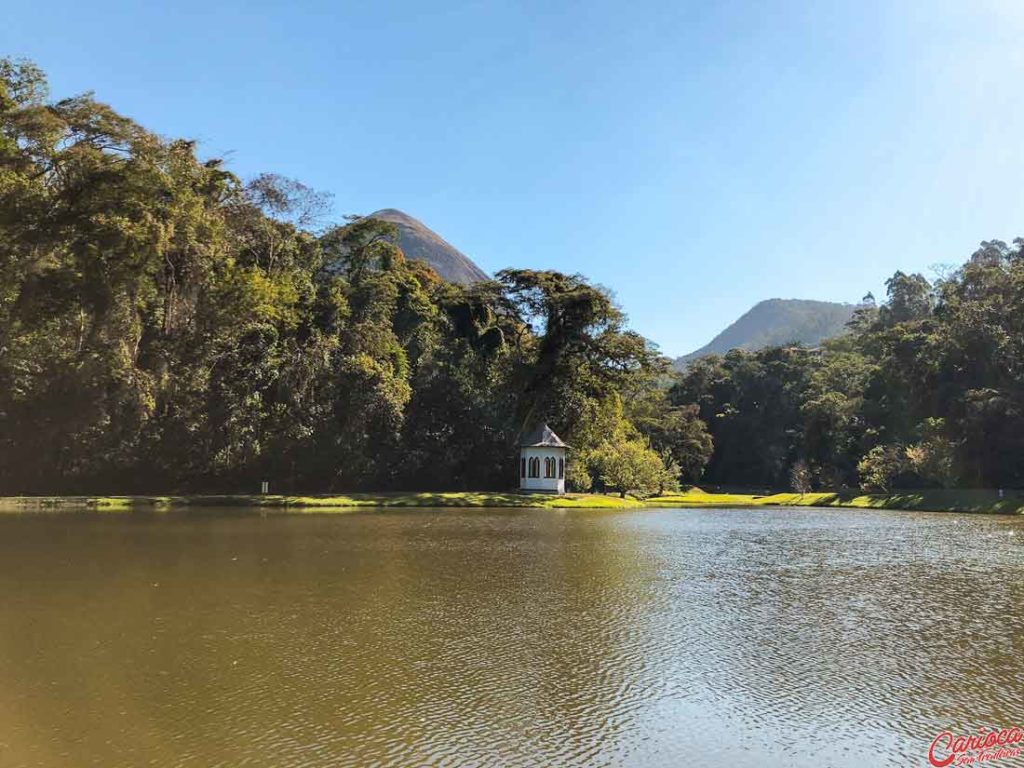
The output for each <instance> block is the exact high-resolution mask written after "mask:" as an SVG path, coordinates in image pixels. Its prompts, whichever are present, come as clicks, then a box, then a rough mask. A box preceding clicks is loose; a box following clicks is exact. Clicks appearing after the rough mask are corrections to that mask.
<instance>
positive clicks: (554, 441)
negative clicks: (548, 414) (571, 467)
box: [519, 424, 570, 448]
mask: <svg viewBox="0 0 1024 768" xmlns="http://www.w3.org/2000/svg"><path fill="white" fill-rule="evenodd" d="M519 447H520V448H569V447H570V446H568V445H566V444H565V443H563V442H562V438H560V437H559V436H558V435H556V434H555V432H554V430H553V429H551V427H549V426H548V425H547V424H538V425H537V426H536V427H534V428H533V429H532V430H530V431H529V432H527V433H526V434H524V435H523V438H522V440H521V441H520V443H519Z"/></svg>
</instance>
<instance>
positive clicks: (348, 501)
mask: <svg viewBox="0 0 1024 768" xmlns="http://www.w3.org/2000/svg"><path fill="white" fill-rule="evenodd" d="M190 507H195V508H200V507H234V508H240V509H241V508H258V509H264V510H279V511H284V512H352V511H356V510H360V509H372V508H401V507H456V508H480V509H485V508H489V507H514V508H524V509H526V508H530V509H638V508H643V507H851V508H861V509H898V510H920V511H935V512H947V511H948V512H977V513H988V514H1024V493H1021V492H1018V491H1007V492H1006V493H1005V494H1004V496H1003V498H1000V497H999V493H998V492H997V491H991V490H923V491H912V492H900V493H888V494H864V493H859V492H857V491H842V492H837V493H821V492H818V493H804V494H800V493H774V494H768V495H757V494H743V493H706V492H705V491H702V490H700V489H699V488H694V489H692V490H690V491H686V492H682V493H673V494H666V495H664V496H657V497H653V498H649V499H645V500H640V499H636V498H633V497H627V498H625V499H622V498H619V496H618V495H617V494H616V495H611V494H607V495H606V494H596V493H570V494H566V495H564V496H553V495H552V496H549V495H544V494H532V493H514V492H508V493H499V492H472V491H464V492H448V493H353V494H343V495H339V494H327V495H316V496H288V495H270V494H268V495H256V494H253V495H247V494H235V495H218V496H212V495H202V496H25V497H6V498H3V497H0V512H26V511H40V510H43V511H45V510H56V511H75V510H94V511H99V512H131V511H146V510H152V511H159V510H166V509H187V508H190Z"/></svg>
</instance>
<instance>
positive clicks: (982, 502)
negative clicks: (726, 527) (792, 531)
mask: <svg viewBox="0 0 1024 768" xmlns="http://www.w3.org/2000/svg"><path fill="white" fill-rule="evenodd" d="M647 503H648V504H649V505H654V506H672V507H853V508H859V509H897V510H913V511H919V512H974V513H979V514H999V515H1019V514H1024V493H1021V492H1020V491H1006V492H1004V495H1003V498H1000V497H999V492H998V491H989V490H980V491H979V490H939V489H936V490H924V491H905V492H901V493H884V494H883V493H878V494H874V493H871V494H868V493H860V492H858V491H841V492H838V493H804V494H800V493H774V494H770V495H765V496H759V495H753V494H734V493H705V492H703V491H700V490H693V491H688V492H686V493H680V494H673V495H670V496H659V497H657V498H654V499H648V501H647Z"/></svg>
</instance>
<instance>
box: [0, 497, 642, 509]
mask: <svg viewBox="0 0 1024 768" xmlns="http://www.w3.org/2000/svg"><path fill="white" fill-rule="evenodd" d="M642 506H644V505H643V503H642V502H640V501H638V500H637V499H634V498H626V499H620V498H619V497H618V496H617V495H616V496H611V495H604V494H592V493H569V494H566V495H564V496H547V495H543V494H530V493H488V492H451V493H352V494H346V495H319V496H280V495H270V494H268V495H256V494H254V495H244V494H239V495H224V496H9V497H0V512H4V511H6V512H17V511H29V510H39V509H52V510H60V509H68V510H71V509H82V508H88V509H95V510H98V511H105V512H121V511H125V512H127V511H131V510H135V509H138V510H145V509H177V508H186V507H260V508H267V509H287V510H289V511H295V512H302V511H315V512H327V511H338V512H345V511H352V510H356V509H360V508H363V509H365V508H369V507H531V508H538V509H572V508H580V509H629V508H639V507H642Z"/></svg>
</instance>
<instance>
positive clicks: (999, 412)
mask: <svg viewBox="0 0 1024 768" xmlns="http://www.w3.org/2000/svg"><path fill="white" fill-rule="evenodd" d="M329 210H330V201H329V199H328V198H327V196H325V195H323V194H321V193H318V192H316V191H314V190H311V189H309V188H308V187H306V186H305V185H303V184H302V183H301V182H298V181H294V180H290V179H286V178H282V177H280V176H276V175H273V174H263V175H259V176H257V177H255V178H251V179H240V178H238V177H237V176H236V175H235V174H233V173H231V172H230V171H229V170H227V169H226V168H225V166H224V163H223V161H222V160H221V159H218V158H204V157H202V156H200V154H199V152H198V149H197V145H196V143H195V142H193V141H190V140H184V139H166V138H163V137H161V136H158V135H156V134H154V133H153V132H151V131H148V130H146V129H145V128H143V127H142V126H140V125H138V124H137V123H135V122H134V121H132V120H130V119H128V118H127V117H125V116H123V115H121V114H119V113H118V112H116V111H115V110H114V109H112V108H111V107H109V106H107V105H105V104H103V103H100V102H98V101H96V100H95V99H94V98H93V97H92V96H91V95H90V94H85V95H80V96H74V97H70V98H64V99H60V100H52V99H51V98H50V95H49V93H48V87H47V81H46V77H45V75H44V74H43V73H42V72H41V71H40V70H39V69H38V68H37V67H36V66H35V65H33V64H32V63H31V62H27V61H13V60H9V59H0V495H3V494H6V495H11V494H56V493H67V494H72V493H95V492H99V493H160V492H172V491H173V492H189V491H210V492H228V491H236V490H239V489H248V490H255V489H256V488H257V487H258V486H259V483H260V481H262V480H264V479H270V480H271V482H272V483H273V485H274V487H275V488H276V489H280V490H285V491H289V492H296V491H301V492H305V493H316V492H329V491H338V490H345V491H348V490H376V491H382V490H399V489H401V490H407V489H415V490H435V489H444V490H464V489H478V490H487V489H506V488H509V487H513V486H514V485H515V482H516V467H517V453H516V450H515V446H516V445H517V440H518V437H519V435H520V434H521V433H522V432H523V431H524V430H527V429H529V428H530V427H531V426H533V425H534V424H535V423H537V422H538V421H544V422H547V423H548V424H550V425H551V427H552V428H553V429H554V430H555V431H556V432H557V433H558V434H559V435H560V436H561V437H562V438H563V439H564V440H565V441H566V442H567V443H569V444H570V445H571V446H573V450H572V451H571V453H570V462H569V468H568V471H567V478H568V481H569V484H570V485H571V487H572V488H573V489H575V490H580V491H582V490H591V489H593V490H615V491H619V492H622V493H624V492H626V491H633V492H637V493H642V494H656V493H658V492H662V491H666V490H672V489H675V488H677V487H679V486H680V485H690V484H696V483H708V484H711V485H717V486H734V487H749V488H762V487H763V488H784V487H787V488H788V487H794V488H796V489H798V490H800V489H804V488H806V489H811V488H827V489H838V488H843V487H856V486H860V487H864V488H867V489H879V490H891V489H894V488H904V487H990V488H995V487H1014V486H1020V485H1021V484H1022V480H1024V477H1022V475H1024V462H1022V459H1021V457H1022V456H1024V445H1022V440H1024V438H1022V435H1024V417H1022V405H1024V378H1022V377H1024V348H1022V345H1024V333H1022V331H1024V329H1022V327H1021V325H1022V323H1024V319H1022V318H1024V242H1022V241H1021V240H1016V241H1014V243H1013V245H1012V246H1008V245H1006V244H1005V243H1002V242H999V241H991V242H985V243H982V246H981V248H980V249H979V250H978V251H977V252H976V253H974V254H973V255H972V256H971V257H970V258H969V260H968V261H967V262H966V263H965V264H964V265H963V266H962V267H960V268H959V269H956V270H950V271H949V273H948V274H946V275H945V276H944V277H942V278H941V279H937V280H935V281H934V282H930V281H928V280H927V279H925V278H924V277H922V276H921V275H916V274H913V275H906V274H903V273H901V272H897V273H896V274H895V275H894V276H893V277H892V278H891V279H890V280H889V281H888V296H887V297H886V300H885V301H884V302H882V303H881V304H880V305H879V306H875V305H874V302H873V301H871V302H868V303H867V304H865V305H864V306H863V307H862V308H861V309H860V310H859V311H858V313H857V314H856V316H855V317H854V319H853V321H852V322H851V323H850V326H849V328H848V332H847V333H845V334H843V335H842V336H840V337H838V338H836V339H833V340H831V341H829V342H827V343H825V344H824V345H823V346H822V347H821V348H819V349H806V348H803V347H799V346H784V347H775V348H770V349H766V350H762V351H758V352H741V351H733V352H729V353H727V354H726V355H724V356H708V357H705V358H701V359H699V360H696V361H693V362H691V363H690V364H689V366H688V367H687V369H686V370H685V371H684V372H682V373H675V372H673V371H672V368H671V364H670V361H669V360H668V359H666V358H665V357H664V356H663V355H661V354H660V353H659V351H658V349H657V347H656V346H655V345H654V344H653V343H651V342H650V341H648V340H646V339H644V338H643V337H642V336H640V335H639V334H637V333H636V332H634V331H632V330H630V329H629V327H628V326H627V323H626V318H625V316H624V314H623V312H622V311H621V309H620V308H619V307H618V306H617V305H616V303H615V302H614V300H613V298H612V296H611V294H610V293H609V292H608V291H607V290H605V289H603V288H601V287H600V286H597V285H594V284H593V283H591V282H590V281H588V280H587V279H586V278H585V277H583V276H581V275H567V274H562V273H560V272H557V271H553V270H527V269H506V270H503V271H501V272H499V273H498V274H497V275H496V276H495V279H494V280H491V281H486V282H481V283H477V284H474V285H472V286H469V287H462V286H459V285H455V284H452V283H448V282H445V281H443V280H441V279H440V278H439V277H438V276H437V275H436V274H435V273H434V272H433V271H432V270H431V269H430V268H429V267H428V266H427V265H426V264H424V263H423V262H419V261H414V260H407V259H406V258H405V257H404V255H403V254H402V252H401V250H400V249H399V248H398V247H397V245H396V232H395V229H394V226H393V225H391V224H388V223H386V222H382V221H378V220H376V219H370V218H364V217H358V216H350V217H345V218H344V219H343V220H341V221H330V220H328V218H329V217H328V211H329Z"/></svg>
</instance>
